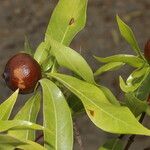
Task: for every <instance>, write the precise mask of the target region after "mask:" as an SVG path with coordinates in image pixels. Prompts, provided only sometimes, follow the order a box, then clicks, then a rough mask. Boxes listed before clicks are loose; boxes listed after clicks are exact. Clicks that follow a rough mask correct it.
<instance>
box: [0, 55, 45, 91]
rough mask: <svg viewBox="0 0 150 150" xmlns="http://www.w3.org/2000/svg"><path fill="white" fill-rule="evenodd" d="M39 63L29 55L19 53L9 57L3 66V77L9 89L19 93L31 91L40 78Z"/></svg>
mask: <svg viewBox="0 0 150 150" xmlns="http://www.w3.org/2000/svg"><path fill="white" fill-rule="evenodd" d="M41 76H42V75H41V68H40V65H39V64H38V63H37V62H36V60H34V59H33V58H32V57H31V56H30V55H28V54H26V53H19V54H16V55H14V56H13V57H12V58H10V59H9V61H8V62H7V64H6V66H5V70H4V73H3V78H4V80H5V82H6V84H7V85H8V87H9V88H10V89H12V90H13V91H15V90H16V89H18V88H19V93H21V94H27V93H31V92H33V90H34V87H35V86H36V83H37V82H38V80H40V79H41Z"/></svg>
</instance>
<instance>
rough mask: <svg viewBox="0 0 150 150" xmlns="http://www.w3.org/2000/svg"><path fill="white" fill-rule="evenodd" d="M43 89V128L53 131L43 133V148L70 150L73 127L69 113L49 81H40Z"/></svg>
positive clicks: (61, 97)
mask: <svg viewBox="0 0 150 150" xmlns="http://www.w3.org/2000/svg"><path fill="white" fill-rule="evenodd" d="M40 83H41V85H42V89H43V115H44V124H43V125H44V127H46V128H48V129H49V130H51V131H53V132H52V134H49V133H47V132H45V133H44V143H45V147H46V148H47V149H48V150H49V149H50V150H51V149H56V150H72V147H73V127H72V118H71V112H70V109H69V107H68V105H67V102H66V100H65V98H64V96H63V94H62V92H61V91H60V89H59V88H58V87H57V86H56V85H55V84H54V83H53V82H52V81H50V80H48V79H42V80H40Z"/></svg>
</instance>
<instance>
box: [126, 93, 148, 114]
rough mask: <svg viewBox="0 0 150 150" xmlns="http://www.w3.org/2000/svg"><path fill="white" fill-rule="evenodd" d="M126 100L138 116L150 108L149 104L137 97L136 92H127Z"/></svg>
mask: <svg viewBox="0 0 150 150" xmlns="http://www.w3.org/2000/svg"><path fill="white" fill-rule="evenodd" d="M125 100H126V105H127V106H128V108H130V110H131V111H132V113H133V114H134V115H135V116H136V117H138V116H139V115H140V114H141V113H142V112H145V111H146V110H147V108H148V104H147V103H146V102H143V101H140V100H139V99H137V98H136V97H135V95H134V93H126V94H125Z"/></svg>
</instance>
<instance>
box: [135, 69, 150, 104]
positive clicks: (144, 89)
mask: <svg viewBox="0 0 150 150" xmlns="http://www.w3.org/2000/svg"><path fill="white" fill-rule="evenodd" d="M149 70H150V68H149ZM149 85H150V72H149V73H148V74H146V75H145V78H144V81H143V82H142V84H141V85H140V86H139V88H138V89H137V90H136V92H135V93H136V97H137V98H138V99H140V100H143V101H146V100H147V98H148V96H149V94H150V86H149Z"/></svg>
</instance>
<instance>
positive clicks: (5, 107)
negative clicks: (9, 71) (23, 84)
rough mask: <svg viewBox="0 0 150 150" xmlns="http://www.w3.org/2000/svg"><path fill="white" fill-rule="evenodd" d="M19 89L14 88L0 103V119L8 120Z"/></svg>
mask: <svg viewBox="0 0 150 150" xmlns="http://www.w3.org/2000/svg"><path fill="white" fill-rule="evenodd" d="M18 92H19V90H16V91H15V92H14V93H13V94H12V95H11V96H10V97H9V98H8V99H7V100H6V101H4V102H3V103H2V104H1V105H0V114H1V115H0V120H8V118H9V117H10V114H11V112H12V109H13V107H14V104H15V102H16V100H17V97H18Z"/></svg>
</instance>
